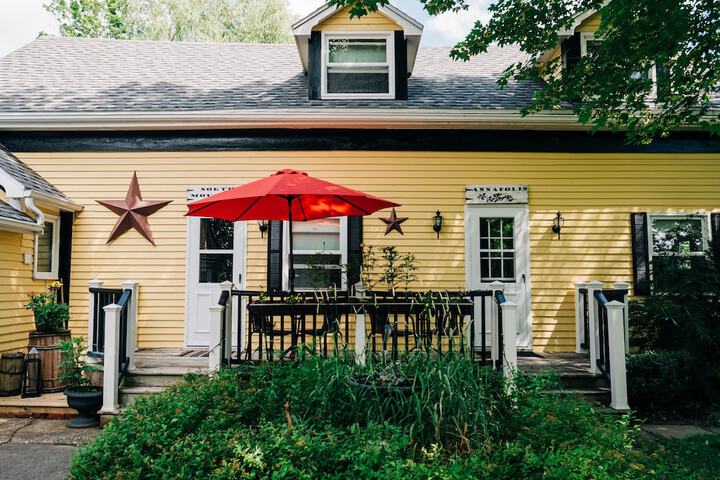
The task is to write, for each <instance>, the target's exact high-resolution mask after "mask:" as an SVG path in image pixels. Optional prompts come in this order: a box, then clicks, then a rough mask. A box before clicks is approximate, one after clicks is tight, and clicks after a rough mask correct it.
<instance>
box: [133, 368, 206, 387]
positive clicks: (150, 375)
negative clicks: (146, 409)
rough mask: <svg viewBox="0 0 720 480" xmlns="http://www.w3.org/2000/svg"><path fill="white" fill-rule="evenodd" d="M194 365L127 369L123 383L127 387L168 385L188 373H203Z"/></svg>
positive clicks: (173, 383) (202, 370)
mask: <svg viewBox="0 0 720 480" xmlns="http://www.w3.org/2000/svg"><path fill="white" fill-rule="evenodd" d="M204 372H205V369H202V368H195V367H154V368H152V367H147V368H137V369H135V370H131V371H128V372H127V373H126V374H125V377H124V378H123V385H124V386H128V387H168V386H170V385H175V384H176V383H178V382H180V381H181V380H182V379H183V377H184V376H185V375H187V374H188V373H204Z"/></svg>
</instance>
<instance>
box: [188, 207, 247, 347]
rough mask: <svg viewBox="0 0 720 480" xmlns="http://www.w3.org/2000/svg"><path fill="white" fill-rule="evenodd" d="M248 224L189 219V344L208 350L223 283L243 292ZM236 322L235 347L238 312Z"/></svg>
mask: <svg viewBox="0 0 720 480" xmlns="http://www.w3.org/2000/svg"><path fill="white" fill-rule="evenodd" d="M246 228H247V226H246V223H245V222H235V223H233V222H227V221H225V220H217V219H211V218H197V217H191V218H188V263H187V265H188V268H187V290H186V302H185V329H186V339H185V340H186V344H187V346H188V347H207V346H208V344H209V339H208V335H209V323H208V322H209V318H210V311H209V308H210V306H211V305H214V304H217V302H218V299H219V298H220V283H222V282H225V281H231V282H233V284H234V286H235V288H240V289H242V288H244V287H243V285H244V275H243V273H244V271H245V239H246ZM238 310H239V309H238V308H235V309H234V311H235V313H236V315H235V317H236V318H234V319H233V336H232V338H233V345H235V343H236V335H235V332H236V329H237V311H238Z"/></svg>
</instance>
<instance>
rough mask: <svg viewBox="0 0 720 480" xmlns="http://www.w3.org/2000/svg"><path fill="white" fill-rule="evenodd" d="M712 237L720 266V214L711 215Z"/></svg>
mask: <svg viewBox="0 0 720 480" xmlns="http://www.w3.org/2000/svg"><path fill="white" fill-rule="evenodd" d="M710 235H712V246H713V252H714V253H715V262H716V263H717V264H718V265H720V213H712V214H710Z"/></svg>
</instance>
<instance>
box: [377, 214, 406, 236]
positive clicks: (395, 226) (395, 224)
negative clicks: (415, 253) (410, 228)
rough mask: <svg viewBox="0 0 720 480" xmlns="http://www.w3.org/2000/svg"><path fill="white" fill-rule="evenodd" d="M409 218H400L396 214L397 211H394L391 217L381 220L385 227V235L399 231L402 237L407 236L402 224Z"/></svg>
mask: <svg viewBox="0 0 720 480" xmlns="http://www.w3.org/2000/svg"><path fill="white" fill-rule="evenodd" d="M407 219H408V217H398V216H397V213H395V209H394V208H393V209H392V213H390V216H389V217H388V218H381V219H380V220H382V221H383V222H384V223H385V225H387V227H385V235H387V234H388V233H390V232H392V231H393V230H397V232H398V233H399V234H400V235H405V234H404V233H403V231H402V228H401V227H400V224H401V223H403V222H404V221H405V220H407Z"/></svg>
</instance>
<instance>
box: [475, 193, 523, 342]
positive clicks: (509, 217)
mask: <svg viewBox="0 0 720 480" xmlns="http://www.w3.org/2000/svg"><path fill="white" fill-rule="evenodd" d="M529 236H530V235H529V227H528V211H527V207H526V206H524V205H522V206H518V205H493V206H487V205H482V206H475V205H468V206H466V208H465V254H466V257H467V259H466V278H467V285H468V288H469V289H470V290H480V289H490V288H491V286H490V284H491V283H492V282H495V281H500V282H502V283H504V284H505V285H504V288H505V290H504V291H505V297H506V298H507V300H511V301H513V302H515V303H517V305H518V325H517V334H518V337H517V338H518V347H521V348H530V347H531V346H532V345H531V340H532V335H531V333H532V332H531V327H532V312H531V308H530V239H529ZM493 301H494V300H493ZM478 313H479V312H478ZM487 318H488V319H489V318H490V317H489V316H488V317H487ZM487 328H488V329H489V324H488V327H487ZM477 333H479V332H477Z"/></svg>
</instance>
